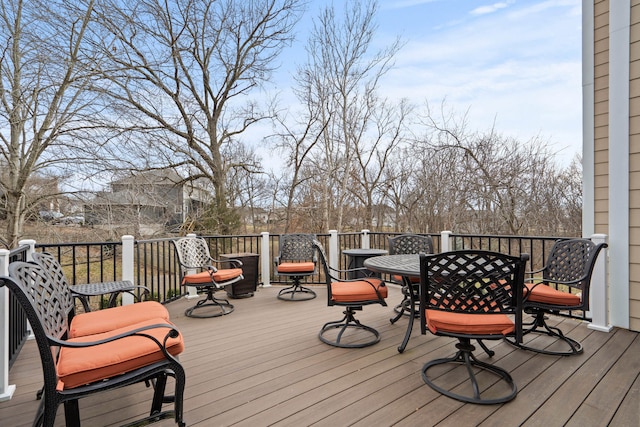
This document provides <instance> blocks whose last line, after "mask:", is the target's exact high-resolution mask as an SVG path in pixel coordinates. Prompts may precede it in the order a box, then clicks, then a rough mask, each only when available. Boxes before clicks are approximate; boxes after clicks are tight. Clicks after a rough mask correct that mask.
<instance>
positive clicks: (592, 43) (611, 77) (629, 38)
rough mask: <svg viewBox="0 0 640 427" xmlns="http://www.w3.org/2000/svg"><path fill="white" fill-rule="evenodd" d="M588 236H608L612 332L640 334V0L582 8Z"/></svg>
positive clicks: (606, 0)
mask: <svg viewBox="0 0 640 427" xmlns="http://www.w3.org/2000/svg"><path fill="white" fill-rule="evenodd" d="M582 15H583V26H582V31H583V132H584V139H583V141H584V142H583V144H584V147H583V170H584V209H583V233H584V235H585V236H589V235H591V234H592V233H601V234H606V235H608V239H609V250H608V254H609V262H608V272H609V276H608V281H609V283H608V293H609V322H610V324H611V326H618V327H621V328H627V329H631V330H633V331H640V0H603V1H601V0H583V2H582Z"/></svg>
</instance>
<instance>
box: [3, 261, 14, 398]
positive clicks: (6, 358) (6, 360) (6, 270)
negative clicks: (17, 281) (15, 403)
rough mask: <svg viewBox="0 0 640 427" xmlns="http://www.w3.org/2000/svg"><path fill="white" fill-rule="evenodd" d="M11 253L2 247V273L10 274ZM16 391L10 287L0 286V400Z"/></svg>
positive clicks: (4, 274) (9, 396)
mask: <svg viewBox="0 0 640 427" xmlns="http://www.w3.org/2000/svg"><path fill="white" fill-rule="evenodd" d="M9 254H10V252H9V251H8V250H7V249H0V275H2V276H8V275H9ZM15 391H16V386H15V384H12V385H9V289H8V288H7V287H6V286H3V287H2V288H0V402H2V401H4V400H9V399H11V397H13V393H14V392H15Z"/></svg>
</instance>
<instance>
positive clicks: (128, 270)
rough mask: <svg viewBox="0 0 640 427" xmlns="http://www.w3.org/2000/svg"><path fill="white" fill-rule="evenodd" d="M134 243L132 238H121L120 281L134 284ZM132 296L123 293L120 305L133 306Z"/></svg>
mask: <svg viewBox="0 0 640 427" xmlns="http://www.w3.org/2000/svg"><path fill="white" fill-rule="evenodd" d="M134 243H135V240H134V238H133V236H130V235H125V236H122V280H129V281H130V282H131V283H133V284H135V283H136V282H135V274H134V270H135V269H134V262H133V261H134ZM133 303H134V300H133V295H131V294H130V293H127V292H124V293H123V294H122V305H127V304H133Z"/></svg>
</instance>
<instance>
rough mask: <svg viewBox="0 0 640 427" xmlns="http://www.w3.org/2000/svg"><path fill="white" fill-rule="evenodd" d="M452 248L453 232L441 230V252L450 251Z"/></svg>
mask: <svg viewBox="0 0 640 427" xmlns="http://www.w3.org/2000/svg"><path fill="white" fill-rule="evenodd" d="M450 250H451V232H450V231H441V232H440V252H449V251H450Z"/></svg>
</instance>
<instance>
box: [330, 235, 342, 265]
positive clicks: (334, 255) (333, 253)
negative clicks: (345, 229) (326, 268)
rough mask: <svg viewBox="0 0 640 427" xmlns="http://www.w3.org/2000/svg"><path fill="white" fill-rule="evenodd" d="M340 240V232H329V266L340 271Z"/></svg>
mask: <svg viewBox="0 0 640 427" xmlns="http://www.w3.org/2000/svg"><path fill="white" fill-rule="evenodd" d="M339 243H340V242H339V239H338V231H337V230H329V247H328V248H327V249H328V250H329V255H328V257H329V259H328V261H329V265H330V266H331V268H335V269H339V268H340V246H339Z"/></svg>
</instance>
